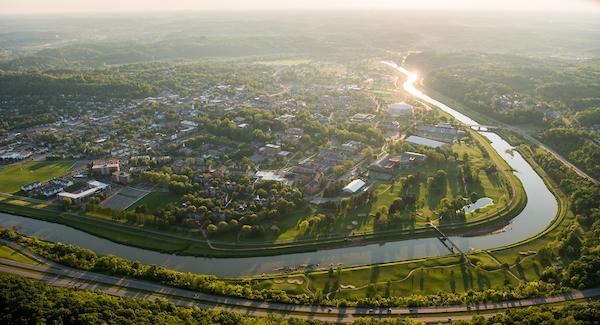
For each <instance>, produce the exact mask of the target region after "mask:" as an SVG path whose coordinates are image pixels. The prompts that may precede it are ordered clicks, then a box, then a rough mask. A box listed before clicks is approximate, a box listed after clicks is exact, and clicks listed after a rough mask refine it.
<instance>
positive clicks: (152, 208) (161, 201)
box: [127, 192, 182, 213]
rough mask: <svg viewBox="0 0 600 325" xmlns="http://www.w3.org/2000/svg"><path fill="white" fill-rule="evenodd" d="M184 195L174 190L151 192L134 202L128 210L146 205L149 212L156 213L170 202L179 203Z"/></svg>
mask: <svg viewBox="0 0 600 325" xmlns="http://www.w3.org/2000/svg"><path fill="white" fill-rule="evenodd" d="M181 197H182V195H181V194H177V193H173V192H151V193H148V194H147V195H146V196H144V197H143V198H141V199H140V200H138V201H137V202H135V203H134V204H132V205H131V206H130V207H129V208H127V211H132V210H135V208H137V207H138V206H141V205H143V206H145V207H146V209H148V212H150V213H154V212H156V210H158V209H160V208H162V207H164V206H166V205H168V204H169V203H178V202H179V201H180V200H181Z"/></svg>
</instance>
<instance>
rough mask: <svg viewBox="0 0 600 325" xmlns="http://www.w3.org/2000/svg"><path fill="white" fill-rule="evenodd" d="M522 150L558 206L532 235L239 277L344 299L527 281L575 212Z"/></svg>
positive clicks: (536, 273)
mask: <svg viewBox="0 0 600 325" xmlns="http://www.w3.org/2000/svg"><path fill="white" fill-rule="evenodd" d="M519 152H520V153H522V156H523V157H524V158H525V159H526V160H527V161H528V162H529V163H530V164H531V166H532V167H533V168H534V170H535V171H536V172H537V173H538V175H539V176H540V177H541V178H542V179H543V180H544V183H545V184H546V185H547V186H548V188H550V189H551V191H552V193H553V195H554V196H555V198H556V200H557V201H558V207H559V209H558V213H557V215H556V218H554V220H553V222H552V223H551V224H550V225H549V226H548V227H547V228H545V229H544V230H543V231H542V232H540V233H538V234H536V235H534V236H532V237H529V238H527V239H525V240H522V241H519V242H517V243H513V244H510V245H506V246H502V247H497V248H491V249H485V250H480V251H474V252H469V253H467V254H465V257H466V258H465V259H463V258H461V257H460V256H443V257H428V258H421V259H414V260H407V261H398V262H393V263H379V264H371V265H362V266H357V267H348V268H336V267H335V266H332V267H333V269H334V270H335V271H334V272H333V273H332V271H329V270H321V271H316V272H312V273H310V274H305V273H291V274H286V275H280V276H267V277H249V278H248V277H246V278H240V279H239V280H243V281H254V282H256V283H257V284H259V285H260V286H264V287H268V288H280V289H282V290H287V291H291V292H292V293H296V294H300V293H305V294H311V293H314V292H316V291H317V290H323V289H326V288H330V290H331V291H329V292H330V294H331V296H332V297H334V296H335V297H338V298H345V299H358V298H366V297H369V296H375V295H380V296H386V295H391V296H394V295H401V296H409V295H412V294H435V293H436V292H438V291H439V290H442V291H447V292H455V293H456V292H466V291H468V290H485V289H492V288H499V287H503V286H506V285H513V286H515V285H518V284H519V283H521V282H524V281H535V280H538V279H539V276H540V272H541V270H542V269H543V268H544V266H545V265H544V263H543V262H542V261H541V259H540V258H539V256H537V254H536V253H537V251H538V250H539V249H540V248H542V247H544V246H546V245H547V244H548V243H550V242H552V241H554V240H555V239H556V237H557V236H558V235H559V234H560V233H561V232H562V231H563V230H564V228H565V227H567V226H568V225H569V224H570V222H571V221H572V220H573V218H574V215H573V213H572V212H571V211H570V210H569V208H568V207H569V202H568V198H567V197H566V196H565V194H564V193H563V192H562V191H561V190H560V189H559V188H558V185H557V184H556V183H555V182H554V181H553V180H552V179H551V178H550V177H549V175H547V174H546V173H545V172H544V171H543V170H542V169H541V167H540V166H539V165H538V164H537V162H536V161H535V160H534V159H533V157H532V156H531V154H529V153H528V152H527V151H526V150H519ZM332 274H333V276H332ZM288 278H301V279H304V280H305V283H306V285H303V286H300V285H296V286H292V285H290V284H289V283H286V282H282V281H281V279H288ZM334 288H335V289H334ZM391 288H393V289H391ZM324 291H327V290H324ZM325 293H327V292H325Z"/></svg>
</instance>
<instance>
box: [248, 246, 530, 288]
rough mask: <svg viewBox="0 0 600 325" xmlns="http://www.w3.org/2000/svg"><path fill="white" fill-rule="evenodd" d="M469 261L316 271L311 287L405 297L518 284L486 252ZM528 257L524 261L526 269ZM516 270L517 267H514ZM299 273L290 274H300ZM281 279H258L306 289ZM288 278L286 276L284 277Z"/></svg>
mask: <svg viewBox="0 0 600 325" xmlns="http://www.w3.org/2000/svg"><path fill="white" fill-rule="evenodd" d="M469 261H470V263H467V264H465V263H462V262H461V259H460V258H459V257H456V256H445V257H437V258H426V259H419V260H412V261H406V262H400V263H391V264H382V265H374V266H364V267H354V268H348V269H343V270H342V272H341V273H339V274H338V272H337V271H335V270H334V272H333V275H332V276H331V277H330V276H329V274H328V272H326V271H324V272H323V271H322V272H314V273H311V274H309V275H308V278H309V279H310V282H309V283H310V284H309V287H308V289H309V290H310V292H315V291H316V290H317V289H318V290H321V291H323V292H324V293H327V292H332V291H334V289H335V288H337V287H340V288H342V289H341V290H340V291H339V292H337V293H335V295H336V297H346V298H350V297H368V296H374V295H381V296H386V295H391V296H406V295H411V294H425V295H427V294H435V293H437V292H439V291H440V290H441V291H449V292H465V291H468V290H471V289H478V290H482V289H487V288H492V287H498V286H503V285H505V283H506V282H508V283H510V284H511V285H515V284H517V283H518V280H517V279H515V278H514V277H512V276H511V275H510V274H508V273H507V272H505V271H504V270H502V269H501V266H500V265H498V264H497V263H496V262H495V261H493V260H492V259H491V258H490V257H489V256H487V255H486V254H485V253H475V254H470V255H469ZM528 262H529V260H524V261H523V263H522V266H523V268H525V267H527V263H528ZM513 271H514V270H513ZM297 276H298V275H289V277H297ZM281 279H282V278H274V279H267V280H257V283H256V285H258V286H265V287H271V288H277V289H282V290H286V291H288V292H294V293H299V292H302V290H305V291H306V290H307V288H306V286H305V285H303V284H297V285H294V284H290V283H288V282H287V281H281ZM283 279H285V278H283Z"/></svg>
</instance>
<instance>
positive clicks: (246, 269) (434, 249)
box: [0, 64, 558, 276]
mask: <svg viewBox="0 0 600 325" xmlns="http://www.w3.org/2000/svg"><path fill="white" fill-rule="evenodd" d="M390 65H391V66H393V67H394V68H396V69H398V70H399V71H400V72H402V73H404V74H405V75H407V77H408V80H407V82H406V83H405V84H404V87H405V89H406V90H407V91H408V92H410V93H411V94H413V95H415V96H416V97H418V98H419V99H421V100H423V101H425V102H427V103H429V104H431V105H435V106H437V107H439V108H440V109H442V110H444V111H445V112H447V113H449V114H451V115H452V116H454V117H455V118H456V119H457V120H459V121H461V122H462V123H465V124H467V125H471V126H473V125H478V123H477V122H475V121H474V120H472V119H471V118H469V117H468V116H466V115H463V114H461V113H459V112H457V111H455V110H453V109H452V108H450V107H448V106H446V105H444V104H443V103H440V102H438V101H436V100H434V99H432V98H430V97H429V96H427V95H425V94H423V93H422V92H420V91H419V90H417V89H416V88H415V87H414V85H413V84H414V82H415V81H416V80H417V76H416V74H411V73H410V72H408V71H407V70H405V69H404V68H401V67H397V66H395V65H393V64H390ZM480 134H482V135H483V136H485V137H486V138H487V139H489V140H490V142H491V145H492V147H493V148H494V149H495V150H496V151H497V152H498V154H499V155H500V156H501V157H502V158H503V159H504V160H506V162H507V163H508V164H509V165H510V167H512V168H513V170H515V175H516V176H517V177H518V178H519V179H520V180H521V183H522V184H523V187H524V189H525V193H526V194H527V198H528V201H527V205H526V206H525V208H524V209H523V211H522V212H521V213H520V214H519V215H518V216H517V217H516V218H514V219H513V220H512V222H511V223H510V224H509V225H508V227H506V228H505V231H503V232H496V233H493V234H487V235H482V236H476V237H452V238H451V239H452V240H453V241H454V242H455V243H456V244H457V245H458V246H459V247H460V248H461V249H462V250H465V251H466V250H471V249H486V248H493V247H498V246H502V245H507V244H511V243H515V242H518V241H521V240H523V239H526V238H528V237H531V236H533V235H535V234H537V233H539V232H541V231H542V230H544V229H545V228H546V227H547V226H548V225H549V224H550V223H551V221H552V219H553V218H554V217H555V216H556V213H557V211H558V210H557V209H558V206H557V202H556V199H555V198H554V196H553V195H552V193H551V192H550V191H549V190H548V188H547V187H546V186H545V184H544V182H543V181H542V179H541V178H540V177H539V175H537V174H536V172H535V171H534V170H533V168H532V167H531V166H530V165H529V164H528V163H527V161H525V159H523V158H522V157H521V155H520V154H519V153H518V152H513V153H512V154H509V153H508V152H510V150H509V149H511V146H510V145H509V144H508V143H507V142H506V141H504V140H503V139H502V138H500V137H499V136H498V135H497V134H495V133H491V132H480ZM0 225H1V226H3V227H6V228H10V227H18V228H19V229H20V231H21V232H23V233H25V234H27V235H35V236H38V237H40V238H42V239H46V240H49V241H60V242H64V243H69V244H74V245H77V246H81V247H85V248H89V249H91V250H93V251H95V252H97V253H99V254H113V255H116V256H120V257H124V258H127V259H130V260H138V261H141V262H142V263H147V264H157V265H162V266H165V267H168V268H171V269H175V270H182V271H189V272H195V273H205V274H215V275H220V276H239V275H254V274H261V273H274V272H277V270H278V269H280V268H282V267H295V266H299V265H302V264H318V265H319V266H320V267H329V266H330V265H338V264H341V265H346V266H348V265H362V264H373V263H385V262H392V261H400V260H406V259H412V258H420V257H426V256H437V255H445V254H448V251H447V249H446V248H445V247H444V246H443V245H441V244H440V242H439V240H438V239H437V238H425V239H413V240H402V241H396V242H388V243H382V244H370V245H366V246H360V247H347V248H336V249H326V250H320V251H315V252H307V253H297V254H288V255H279V256H264V257H248V258H205V257H193V256H176V255H170V254H163V253H158V252H154V251H149V250H144V249H139V248H135V247H129V246H125V245H120V244H117V243H113V242H111V241H108V240H106V239H102V238H98V237H95V236H92V235H90V234H87V233H85V232H82V231H79V230H76V229H73V228H70V227H67V226H63V225H60V224H53V223H49V222H44V221H39V220H35V219H29V218H25V217H20V216H14V215H9V214H4V213H0ZM148 240H152V238H148Z"/></svg>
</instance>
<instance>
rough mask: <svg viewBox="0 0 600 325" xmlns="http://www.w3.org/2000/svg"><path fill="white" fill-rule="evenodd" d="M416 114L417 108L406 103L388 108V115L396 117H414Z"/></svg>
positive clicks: (395, 104)
mask: <svg viewBox="0 0 600 325" xmlns="http://www.w3.org/2000/svg"><path fill="white" fill-rule="evenodd" d="M414 112H415V108H414V107H413V106H412V105H410V104H407V103H405V102H402V103H394V104H391V105H389V106H388V114H390V115H391V116H394V117H400V116H412V115H413V113H414Z"/></svg>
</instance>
